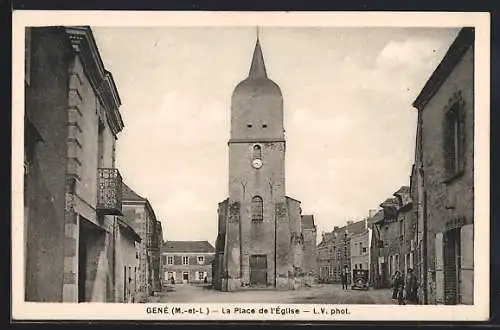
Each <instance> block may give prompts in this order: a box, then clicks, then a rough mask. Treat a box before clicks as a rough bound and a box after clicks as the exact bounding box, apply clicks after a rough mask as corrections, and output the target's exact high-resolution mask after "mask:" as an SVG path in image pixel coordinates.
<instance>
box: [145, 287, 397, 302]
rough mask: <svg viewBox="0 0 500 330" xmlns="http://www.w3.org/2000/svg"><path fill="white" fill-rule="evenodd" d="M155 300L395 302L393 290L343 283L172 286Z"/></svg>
mask: <svg viewBox="0 0 500 330" xmlns="http://www.w3.org/2000/svg"><path fill="white" fill-rule="evenodd" d="M154 299H155V300H156V301H158V302H196V303H198V302H211V303H224V302H227V303H288V304H300V303H304V304H392V303H393V302H392V300H391V291H390V290H388V289H381V290H374V289H370V290H367V291H364V290H351V289H349V290H342V287H341V285H339V284H318V285H315V286H313V287H311V288H304V289H300V290H293V291H277V290H272V289H255V290H245V291H237V292H221V291H217V290H214V289H212V288H210V287H208V286H196V285H190V284H179V285H172V286H169V287H167V288H166V290H165V291H164V292H162V293H161V294H160V295H158V296H157V297H154Z"/></svg>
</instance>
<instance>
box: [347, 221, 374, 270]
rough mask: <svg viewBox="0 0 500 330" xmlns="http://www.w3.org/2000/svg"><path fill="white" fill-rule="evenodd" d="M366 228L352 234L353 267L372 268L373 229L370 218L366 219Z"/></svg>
mask: <svg viewBox="0 0 500 330" xmlns="http://www.w3.org/2000/svg"><path fill="white" fill-rule="evenodd" d="M364 223H365V228H364V229H363V230H362V231H361V232H359V233H355V234H352V235H351V244H350V245H351V269H365V270H370V265H371V255H370V246H371V238H372V229H371V228H369V227H368V219H365V220H364Z"/></svg>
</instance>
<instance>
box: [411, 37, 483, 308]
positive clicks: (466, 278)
mask: <svg viewBox="0 0 500 330" xmlns="http://www.w3.org/2000/svg"><path fill="white" fill-rule="evenodd" d="M413 106H414V107H415V108H417V109H418V124H417V146H416V153H415V170H414V176H415V178H413V183H414V184H415V186H416V187H414V188H415V189H413V193H414V195H415V199H416V200H417V201H418V205H419V208H418V211H419V212H417V224H418V225H419V227H420V225H421V228H422V229H421V230H418V231H417V233H418V234H417V238H416V241H417V242H418V243H419V245H420V247H421V249H422V256H421V258H419V265H421V267H422V268H423V270H422V272H421V277H422V283H426V284H427V285H424V286H423V292H422V297H423V299H422V300H423V302H424V303H426V304H427V303H428V304H451V305H453V304H473V303H474V301H473V296H474V292H473V287H474V281H473V279H474V258H473V254H474V248H473V244H474V29H473V28H463V29H461V31H460V32H459V34H458V36H457V37H456V39H455V40H454V42H453V43H452V45H451V46H450V48H449V49H448V51H447V53H446V54H445V56H444V58H443V60H442V61H441V63H440V64H439V65H438V67H437V68H436V70H435V71H434V72H433V73H432V75H431V77H430V78H429V80H428V81H427V83H426V84H425V85H424V87H423V89H422V91H421V92H420V94H419V95H418V97H417V98H416V100H415V102H414V103H413ZM420 261H421V262H420Z"/></svg>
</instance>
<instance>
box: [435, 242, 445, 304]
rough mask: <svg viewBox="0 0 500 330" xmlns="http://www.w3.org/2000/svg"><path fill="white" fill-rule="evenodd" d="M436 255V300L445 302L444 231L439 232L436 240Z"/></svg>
mask: <svg viewBox="0 0 500 330" xmlns="http://www.w3.org/2000/svg"><path fill="white" fill-rule="evenodd" d="M434 246H435V250H434V255H435V263H436V264H435V267H436V302H437V303H438V304H444V271H443V269H444V262H443V233H437V234H436V239H435V241H434Z"/></svg>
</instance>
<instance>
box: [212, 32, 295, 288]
mask: <svg viewBox="0 0 500 330" xmlns="http://www.w3.org/2000/svg"><path fill="white" fill-rule="evenodd" d="M228 149H229V196H228V198H227V199H226V200H224V201H223V202H221V203H219V208H218V214H219V232H218V236H217V241H216V262H215V264H214V275H213V276H214V278H215V284H216V287H217V288H219V289H221V290H223V291H234V290H239V289H241V288H244V287H262V286H265V287H276V288H289V287H290V283H293V279H294V276H295V275H294V270H296V269H299V268H300V266H301V263H302V250H303V235H302V233H301V230H302V227H301V210H300V202H299V201H297V200H295V199H293V198H290V197H287V196H286V192H285V130H284V123H283V96H282V93H281V90H280V88H279V87H278V85H277V84H276V83H275V82H273V81H272V80H271V79H269V77H268V74H267V70H266V65H265V62H264V56H263V54H262V47H261V44H260V40H259V38H258V37H257V41H256V44H255V48H254V52H253V56H252V61H251V64H250V70H249V72H248V77H246V78H245V79H244V80H243V81H242V82H240V83H239V84H238V85H237V86H236V88H235V89H234V91H233V94H232V99H231V132H230V139H229V141H228ZM295 273H296V272H295Z"/></svg>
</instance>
